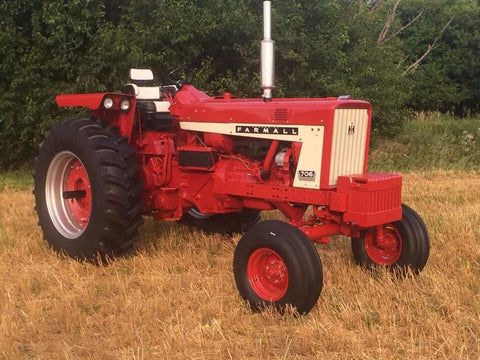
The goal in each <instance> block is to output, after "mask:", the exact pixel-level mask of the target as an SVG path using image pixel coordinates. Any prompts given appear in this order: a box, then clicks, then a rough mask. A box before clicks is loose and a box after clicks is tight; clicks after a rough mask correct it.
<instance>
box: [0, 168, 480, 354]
mask: <svg viewBox="0 0 480 360" xmlns="http://www.w3.org/2000/svg"><path fill="white" fill-rule="evenodd" d="M30 190H31V189H30ZM30 190H19V189H13V188H8V187H6V188H5V189H3V190H2V191H1V192H0V284H1V289H2V290H1V292H0V309H1V312H0V358H1V359H105V360H107V359H479V358H480V342H479V338H480V174H479V173H475V172H472V173H454V172H439V171H435V172H425V173H411V174H407V175H405V178H404V202H405V203H407V204H409V205H410V206H411V207H413V208H414V209H416V210H417V211H418V212H419V213H420V214H421V215H422V216H423V217H424V220H425V222H426V224H427V226H428V228H429V231H430V236H431V255H430V260H429V262H428V264H427V266H426V268H425V270H424V271H423V272H422V273H421V275H420V276H418V277H417V278H411V279H406V280H403V281H393V280H392V279H391V277H390V276H389V274H388V273H386V272H384V271H379V272H377V273H374V274H371V273H368V272H366V271H364V270H362V269H360V268H358V267H357V266H356V265H355V264H354V263H353V260H352V257H351V254H350V244H349V241H348V239H346V238H341V237H339V238H335V239H333V241H332V244H331V245H330V246H318V248H317V249H318V251H319V254H320V256H321V258H322V261H323V266H324V274H325V286H324V290H323V292H322V295H321V297H320V299H319V301H318V304H317V306H316V307H315V308H314V309H313V310H312V312H311V313H310V314H309V315H307V316H303V317H299V318H296V317H293V316H280V315H278V314H276V313H274V312H269V311H266V312H264V313H260V314H257V313H252V312H251V311H250V310H249V308H248V307H247V305H245V304H244V303H243V302H242V301H241V299H240V297H239V296H238V293H237V290H236V287H235V283H234V279H233V274H232V269H231V268H232V257H233V250H234V247H235V243H236V242H237V241H238V240H239V237H240V235H237V236H234V237H225V236H219V235H205V234H203V233H201V232H197V231H194V230H191V229H189V228H186V227H184V226H181V225H177V224H173V223H155V222H153V221H150V220H147V221H146V223H145V225H144V227H143V228H142V230H141V238H140V241H139V242H138V244H137V251H136V254H135V255H134V256H131V257H129V258H126V259H121V260H118V261H116V262H114V263H113V264H111V265H109V266H104V267H96V266H93V265H90V264H86V263H78V262H76V261H73V260H71V259H68V258H64V257H61V256H58V255H56V254H55V253H53V252H52V251H51V250H50V249H49V248H48V246H47V245H46V243H45V242H44V241H43V240H42V237H41V232H40V229H39V228H38V227H37V226H36V217H35V213H34V211H33V196H32V195H31V191H30ZM271 216H273V217H275V216H277V215H275V214H273V215H269V217H271Z"/></svg>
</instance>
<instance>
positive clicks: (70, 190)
mask: <svg viewBox="0 0 480 360" xmlns="http://www.w3.org/2000/svg"><path fill="white" fill-rule="evenodd" d="M45 198H46V203H47V209H48V213H49V215H50V219H51V220H52V223H53V225H54V226H55V228H56V229H57V231H58V232H59V233H60V234H61V235H62V236H64V237H66V238H68V239H76V238H78V237H79V236H80V235H82V234H83V232H84V231H85V229H86V227H87V225H88V222H89V220H90V215H91V211H92V194H91V189H90V179H89V177H88V174H87V171H86V169H85V166H84V165H83V163H82V161H81V160H80V159H79V158H78V157H77V156H76V155H74V154H73V153H71V152H70V151H62V152H60V153H58V154H57V155H55V157H54V158H53V159H52V161H51V163H50V165H49V167H48V170H47V178H46V183H45Z"/></svg>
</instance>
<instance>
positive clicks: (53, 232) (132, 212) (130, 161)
mask: <svg viewBox="0 0 480 360" xmlns="http://www.w3.org/2000/svg"><path fill="white" fill-rule="evenodd" d="M134 156H135V151H133V150H132V149H130V147H129V146H128V145H127V143H126V140H125V139H124V138H122V137H118V136H116V135H113V133H112V132H110V131H107V130H106V129H104V128H103V127H102V126H101V125H100V123H99V122H96V121H93V120H90V119H67V120H64V121H62V122H61V123H59V124H56V125H54V126H53V127H52V129H51V130H50V132H49V133H48V134H47V136H46V138H45V140H44V142H43V143H42V144H41V146H40V151H39V155H38V158H37V163H36V166H35V175H34V180H35V190H34V194H35V205H36V210H37V214H38V218H39V225H40V226H41V227H42V230H43V234H44V238H45V240H46V241H47V242H48V243H49V244H50V245H51V246H52V247H53V248H54V249H55V250H58V251H64V252H66V253H67V254H68V255H70V256H72V257H76V258H86V259H89V260H95V259H96V257H97V255H100V256H101V257H105V256H110V257H113V256H119V255H122V254H125V253H126V252H128V251H129V250H131V248H132V245H133V242H134V241H135V239H136V237H137V234H138V228H139V226H140V225H141V224H142V218H141V208H142V201H141V191H142V188H143V185H142V184H141V182H140V178H139V170H140V166H139V165H138V164H136V161H135V158H134Z"/></svg>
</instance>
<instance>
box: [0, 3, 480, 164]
mask: <svg viewBox="0 0 480 360" xmlns="http://www.w3.org/2000/svg"><path fill="white" fill-rule="evenodd" d="M396 1H397V0H383V1H380V2H378V0H377V1H375V0H365V1H351V0H327V1H306V0H275V1H274V2H273V20H274V21H273V35H274V39H275V41H276V45H277V55H276V63H277V64H276V72H277V88H276V90H275V94H276V96H282V97H317V96H338V95H344V94H349V95H351V96H352V97H354V98H360V99H364V100H367V101H370V102H371V103H372V104H373V106H374V117H373V126H374V131H375V133H376V134H380V135H383V136H391V135H392V134H395V133H397V132H398V131H399V130H400V129H401V123H402V120H403V119H405V118H406V117H407V116H408V114H409V109H412V110H416V111H420V110H429V111H431V110H439V111H453V112H455V113H456V114H460V115H465V114H468V113H475V112H478V111H480V108H479V104H480V98H479V97H480V95H479V94H480V92H479V91H478V90H479V88H480V83H479V82H480V80H479V79H480V73H479V71H480V70H479V69H480V56H479V49H480V38H479V37H480V35H479V31H478V29H479V28H480V23H479V21H480V20H479V19H480V16H479V11H480V10H479V8H480V7H479V5H478V2H477V1H473V0H448V1H446V2H445V1H443V0H429V1H426V0H425V1H424V0H402V1H401V2H400V3H399V7H398V8H397V11H396V14H397V16H396V17H395V18H394V21H393V22H392V24H391V27H390V28H389V30H388V32H387V39H388V41H385V42H384V43H382V44H379V42H378V38H379V34H380V33H381V31H382V29H384V26H385V23H386V22H387V19H388V18H389V15H390V14H391V13H392V11H393V7H394V4H395V3H396ZM376 4H377V5H378V6H376ZM422 10H423V13H422V16H421V17H420V18H419V20H418V21H416V22H415V23H414V24H412V25H411V26H409V27H408V28H407V29H406V30H404V31H401V32H399V33H398V34H397V31H398V30H400V29H401V28H402V26H405V25H406V24H408V22H409V21H410V20H411V19H412V18H414V17H415V16H416V15H417V14H418V13H419V12H420V11H422ZM261 16H262V1H260V0H225V1H217V0H194V1H192V0H168V1H167V0H136V1H132V0H102V1H98V0H69V1H65V0H46V1H41V0H31V1H26V0H3V1H2V2H0V144H1V148H0V150H1V151H2V156H1V157H0V167H1V168H10V167H12V166H14V165H15V164H18V163H23V162H25V161H26V160H28V159H30V158H31V157H32V156H33V155H34V154H35V152H36V147H37V145H38V144H39V142H40V141H41V140H42V138H43V136H44V133H45V132H46V131H47V130H48V129H49V127H50V126H51V125H52V124H53V123H54V122H56V121H58V120H59V119H60V118H62V117H64V116H65V115H66V113H67V111H66V110H64V109H59V108H58V107H57V106H56V105H55V102H54V98H55V96H56V95H57V94H60V93H85V92H101V91H107V90H117V91H119V90H122V88H123V84H124V83H125V82H126V81H127V74H128V69H129V68H131V67H151V68H152V69H153V70H154V72H155V73H156V75H157V77H158V78H160V79H161V78H162V77H163V76H164V75H165V74H166V73H168V72H169V71H170V70H171V69H173V68H176V67H178V66H181V65H188V66H190V67H191V68H193V69H194V70H195V71H196V73H197V76H196V78H195V80H194V84H195V85H196V86H197V87H198V88H201V89H203V90H205V91H207V92H208V93H210V94H219V93H222V92H224V91H228V92H231V93H233V94H235V95H236V96H242V97H243V96H259V95H260V91H259V88H258V83H259V76H258V70H259V66H260V63H259V40H260V39H261V38H262V26H261V23H262V19H261ZM452 16H455V17H454V20H453V21H452V22H451V24H450V26H448V27H447V28H446V30H445V31H444V32H443V33H441V30H442V27H443V26H444V25H445V23H446V22H447V21H448V20H449V19H450V18H451V17H452ZM439 33H441V34H440V35H441V36H439ZM436 38H438V39H437V42H436V43H435V48H434V49H433V50H432V51H431V52H430V53H429V54H428V56H426V57H425V58H424V59H423V60H422V61H421V62H420V64H419V66H418V67H416V68H415V69H414V71H409V72H408V74H405V73H404V72H405V70H406V69H407V68H408V66H409V65H410V64H412V63H414V62H415V61H416V60H417V59H419V58H420V57H421V56H422V54H424V52H425V50H426V49H428V46H429V45H431V44H432V43H433V42H434V40H435V39H436Z"/></svg>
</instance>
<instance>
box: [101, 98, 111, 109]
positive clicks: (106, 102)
mask: <svg viewBox="0 0 480 360" xmlns="http://www.w3.org/2000/svg"><path fill="white" fill-rule="evenodd" d="M103 106H104V107H105V109H111V108H112V107H113V99H112V98H109V97H107V98H105V99H104V100H103Z"/></svg>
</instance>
